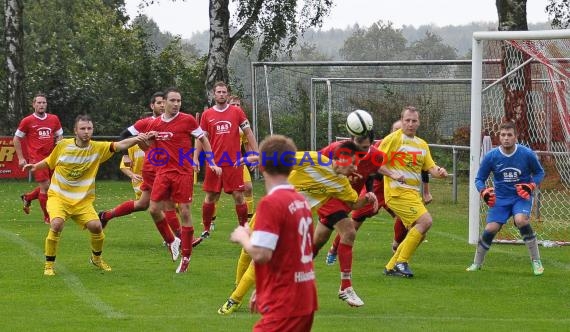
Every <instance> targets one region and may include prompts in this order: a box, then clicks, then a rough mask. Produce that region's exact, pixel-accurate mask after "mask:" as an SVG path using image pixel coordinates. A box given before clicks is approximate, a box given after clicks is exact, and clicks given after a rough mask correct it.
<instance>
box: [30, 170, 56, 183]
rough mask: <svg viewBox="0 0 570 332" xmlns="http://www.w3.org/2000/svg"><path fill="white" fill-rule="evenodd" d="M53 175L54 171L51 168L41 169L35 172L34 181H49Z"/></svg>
mask: <svg viewBox="0 0 570 332" xmlns="http://www.w3.org/2000/svg"><path fill="white" fill-rule="evenodd" d="M51 175H52V171H51V170H50V169H49V168H44V169H39V170H37V171H35V172H34V179H36V182H44V181H49V179H51Z"/></svg>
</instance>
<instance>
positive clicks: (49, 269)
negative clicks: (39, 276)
mask: <svg viewBox="0 0 570 332" xmlns="http://www.w3.org/2000/svg"><path fill="white" fill-rule="evenodd" d="M54 264H55V262H45V264H44V276H54V275H55V269H54Z"/></svg>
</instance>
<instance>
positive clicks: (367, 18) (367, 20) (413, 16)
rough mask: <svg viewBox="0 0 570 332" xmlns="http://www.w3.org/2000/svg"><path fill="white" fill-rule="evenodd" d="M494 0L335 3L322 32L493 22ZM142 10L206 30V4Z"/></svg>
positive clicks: (536, 16) (540, 5)
mask: <svg viewBox="0 0 570 332" xmlns="http://www.w3.org/2000/svg"><path fill="white" fill-rule="evenodd" d="M495 1H496V0H335V1H334V3H335V5H334V7H333V9H332V12H331V14H330V15H329V16H328V17H327V18H325V21H324V25H323V29H325V30H327V29H330V28H333V27H334V28H342V29H344V28H346V27H347V26H351V25H353V24H355V23H358V24H359V25H360V26H370V25H371V24H372V23H374V22H376V21H378V20H384V21H391V22H393V23H394V25H395V27H401V26H402V25H404V24H405V25H414V26H416V27H417V26H419V25H422V24H430V23H434V24H436V25H439V26H445V25H462V24H468V23H470V22H479V21H485V22H495V21H497V9H496V6H495ZM139 2H140V0H126V8H127V12H128V13H129V15H130V16H131V18H133V17H135V16H136V15H137V12H138V11H139V9H138V8H137V5H138V3H139ZM157 2H158V3H159V4H155V5H152V6H150V7H147V8H145V9H143V10H142V13H144V14H146V15H148V16H149V17H151V18H152V19H153V20H154V21H155V22H156V23H157V24H158V26H159V27H160V29H161V31H163V32H165V31H168V32H170V33H172V34H176V35H181V36H182V37H183V38H190V37H191V36H192V33H194V32H201V31H204V30H208V29H209V26H208V2H209V1H208V0H186V1H182V0H176V2H172V1H171V0H160V1H157ZM546 3H547V0H528V1H527V19H528V22H529V23H537V22H545V21H547V20H548V16H547V15H546V13H545V12H544V8H545V7H546Z"/></svg>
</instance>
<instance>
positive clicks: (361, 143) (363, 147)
mask: <svg viewBox="0 0 570 332" xmlns="http://www.w3.org/2000/svg"><path fill="white" fill-rule="evenodd" d="M352 141H353V142H354V144H356V146H357V147H358V150H360V151H361V152H367V151H368V150H370V146H371V145H372V143H373V142H374V132H373V131H372V130H371V131H369V132H368V133H367V134H366V135H364V136H352Z"/></svg>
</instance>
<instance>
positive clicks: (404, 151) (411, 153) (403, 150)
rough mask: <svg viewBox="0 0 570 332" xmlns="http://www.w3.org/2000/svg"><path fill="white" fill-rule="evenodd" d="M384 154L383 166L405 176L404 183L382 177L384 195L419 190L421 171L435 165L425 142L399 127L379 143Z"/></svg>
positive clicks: (397, 194)
mask: <svg viewBox="0 0 570 332" xmlns="http://www.w3.org/2000/svg"><path fill="white" fill-rule="evenodd" d="M380 151H382V152H383V154H384V156H385V164H384V165H385V166H386V167H387V168H388V169H389V170H391V171H393V172H396V173H398V174H401V175H403V176H404V177H405V181H404V183H400V182H398V181H396V180H393V179H392V178H390V177H388V176H385V177H384V195H385V196H399V195H400V194H401V193H402V192H404V191H406V190H415V191H418V192H419V191H420V186H421V183H422V176H421V171H427V170H428V169H430V168H432V167H434V166H435V162H434V161H433V159H432V157H431V152H430V150H429V146H428V145H427V143H426V142H425V141H424V140H423V139H421V138H419V137H417V136H414V137H408V136H406V135H404V133H403V131H402V130H401V129H398V130H396V131H395V132H393V133H391V134H389V135H388V136H386V137H385V138H384V139H383V140H382V143H381V144H380Z"/></svg>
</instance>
